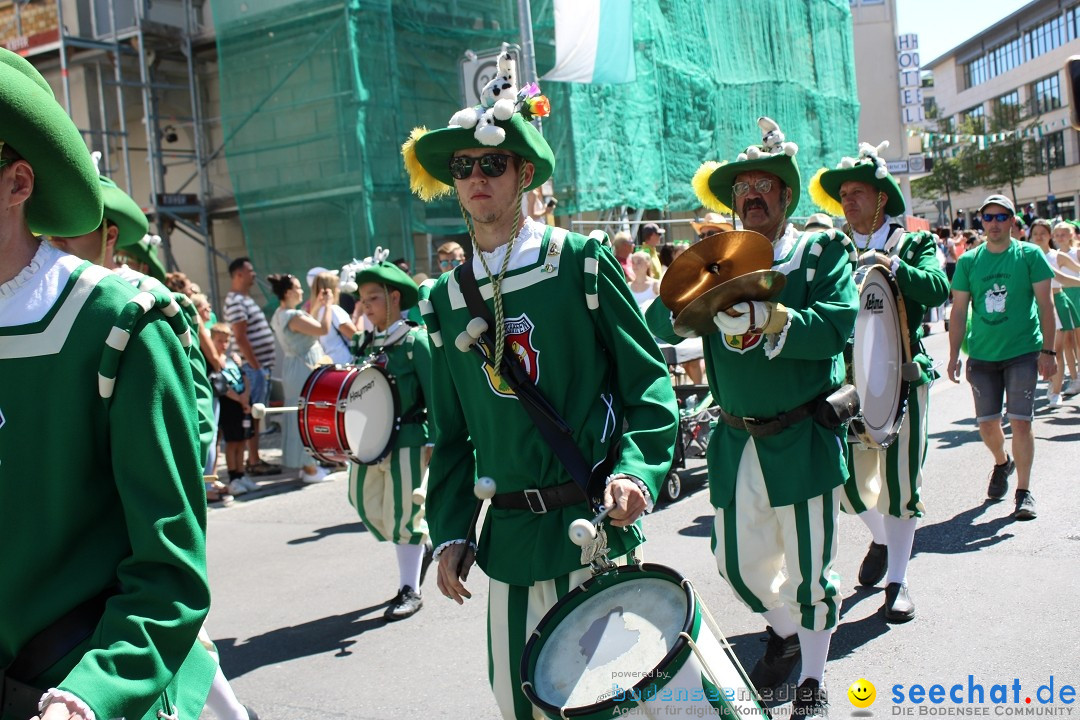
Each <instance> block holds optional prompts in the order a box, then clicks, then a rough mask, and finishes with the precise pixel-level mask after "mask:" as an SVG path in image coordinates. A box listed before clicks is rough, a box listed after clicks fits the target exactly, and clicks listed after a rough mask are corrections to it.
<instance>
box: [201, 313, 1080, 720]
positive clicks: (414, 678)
mask: <svg viewBox="0 0 1080 720" xmlns="http://www.w3.org/2000/svg"><path fill="white" fill-rule="evenodd" d="M927 346H928V348H929V350H930V352H931V354H932V355H933V357H935V358H936V359H937V360H938V361H939V363H940V365H941V366H942V368H943V367H944V364H945V361H946V359H947V354H948V353H947V338H946V336H945V334H944V333H943V332H942V329H941V325H940V323H939V324H936V325H935V333H934V334H932V335H931V336H930V338H929V339H928V342H927ZM942 371H943V370H942ZM930 398H931V399H930V449H929V457H928V460H927V463H926V467H925V483H924V493H923V501H924V504H925V506H926V516H925V517H924V518H923V520H922V522H921V524H920V527H919V530H918V532H917V534H916V537H915V550H914V557H913V559H912V562H911V565H910V568H909V571H908V578H909V584H910V588H911V592H912V595H913V597H914V600H915V602H916V607H917V617H916V618H915V620H913V621H912V622H910V623H908V624H906V625H887V624H886V623H885V622H884V621H883V620H882V618H881V614H880V607H881V604H882V602H883V596H884V591H883V589H882V588H881V587H878V588H869V589H868V588H861V587H859V586H858V585H857V583H856V582H855V577H856V574H857V570H858V565H859V562H860V561H861V559H862V557H863V555H864V554H865V551H866V548H867V545H868V543H869V539H870V536H869V532H868V531H867V530H866V528H865V527H864V526H863V525H862V523H861V522H860V521H859V520H858V519H857V518H852V517H848V516H844V517H842V518H841V521H840V548H839V556H838V559H837V562H836V565H835V572H836V574H837V577H838V583H839V585H840V588H841V594H842V597H843V612H842V618H841V621H840V625H839V627H838V629H837V630H836V633H835V635H834V638H833V641H832V649H831V652H830V655H829V664H828V667H827V672H826V681H827V683H828V687H829V689H830V692H831V701H832V718H833V719H834V720H835V719H836V718H845V717H849V716H850V715H852V714H853V711H854V714H857V715H858V716H861V717H867V716H880V717H884V716H886V715H890V714H893V715H896V714H907V713H908V712H909V710H910V711H911V713H912V714H916V715H917V714H919V713H920V711H925V710H927V709H928V707H927V706H928V704H927V703H923V704H913V703H912V702H911V701H909V700H904V702H901V703H900V704H896V703H894V702H893V697H894V696H895V693H896V691H895V690H894V686H897V685H901V686H903V687H902V688H901V690H900V692H901V693H903V694H904V697H906V693H907V692H908V690H909V689H910V688H911V686H912V685H913V684H921V685H922V686H924V687H927V688H928V687H929V686H931V685H934V684H941V685H943V686H944V687H945V688H946V689H948V688H949V687H950V686H952V685H954V684H963V685H964V690H963V694H965V695H966V693H967V685H968V683H969V679H968V676H969V675H972V676H973V678H972V680H971V681H970V682H973V683H977V684H981V685H983V686H984V688H985V691H986V693H987V697H986V700H987V701H988V702H989V700H990V697H989V693H990V690H991V686H992V685H994V684H1005V685H1008V686H1009V690H1008V692H1009V695H1010V697H1009V703H1010V705H1009V706H1008V707H1010V708H1014V709H1016V710H1018V711H1023V710H1025V709H1027V710H1031V709H1039V708H1040V707H1041V706H1040V705H1039V703H1038V702H1037V698H1036V697H1035V692H1036V690H1037V688H1038V686H1040V685H1046V684H1047V683H1048V682H1049V681H1050V678H1051V676H1053V679H1054V684H1055V686H1054V693H1056V694H1060V691H1061V689H1062V686H1063V685H1071V686H1072V687H1074V688H1076V687H1077V686H1080V661H1078V659H1077V654H1078V650H1080V642H1078V640H1080V623H1078V620H1077V617H1078V616H1077V614H1076V613H1074V612H1073V609H1074V605H1073V604H1074V603H1076V602H1078V599H1080V572H1078V569H1080V562H1078V561H1080V492H1078V488H1077V484H1078V478H1080V475H1078V473H1077V468H1076V463H1077V453H1076V447H1077V446H1076V445H1075V441H1076V440H1077V438H1078V437H1080V396H1078V397H1077V399H1075V400H1073V401H1071V402H1068V403H1067V404H1066V406H1065V407H1063V408H1060V409H1057V410H1053V411H1048V410H1047V409H1046V408H1045V404H1046V401H1045V390H1044V384H1043V383H1041V382H1040V390H1039V402H1038V404H1037V406H1036V407H1037V414H1036V421H1035V436H1036V456H1035V469H1034V472H1033V482H1032V491H1033V493H1034V495H1035V497H1036V500H1037V503H1038V512H1039V517H1038V519H1037V520H1034V521H1031V522H1018V521H1014V520H1013V519H1012V518H1011V512H1012V509H1013V504H1012V490H1013V489H1014V488H1015V475H1014V476H1013V478H1011V482H1010V492H1009V495H1008V496H1007V499H1006V500H1005V501H1003V502H999V503H991V502H988V501H987V500H986V480H987V476H988V473H989V470H990V466H991V459H990V456H989V454H988V453H987V451H986V450H985V449H984V447H983V446H982V443H981V442H980V441H979V437H978V432H977V429H976V426H975V423H974V420H973V419H972V413H973V408H972V400H971V389H970V386H969V385H967V384H966V383H961V384H960V385H955V384H953V383H951V382H949V381H948V380H945V379H941V380H938V381H937V382H936V383H935V384H934V386H933V387H932V389H931V393H930ZM792 471H793V472H798V471H799V468H797V467H793V468H792ZM682 476H683V478H684V479H685V483H684V496H683V497H682V498H680V499H679V500H678V501H676V502H674V503H671V504H667V505H661V506H660V507H659V508H658V509H657V510H656V512H654V513H652V514H651V515H649V516H648V517H646V519H645V520H644V527H645V531H646V533H647V535H648V537H649V542H648V543H647V544H646V546H645V552H644V559H645V560H646V561H649V562H656V563H661V564H664V565H668V566H670V567H672V568H675V569H676V570H678V571H679V572H680V573H682V574H683V575H684V576H686V577H687V578H689V579H690V580H691V581H692V583H693V584H694V587H695V588H696V589H697V592H698V594H699V596H700V597H701V599H702V600H703V601H704V602H705V603H706V604H707V605H708V607H709V608H710V609H711V611H712V613H713V614H714V616H715V617H716V618H717V620H718V622H719V624H720V626H721V628H722V629H723V630H724V632H725V633H726V634H727V636H728V639H729V640H730V642H731V643H732V646H733V648H734V652H735V654H736V655H737V656H738V658H739V659H740V660H741V661H742V663H743V664H744V665H745V666H746V667H747V668H749V667H751V666H752V665H753V664H754V662H755V661H756V660H757V659H758V657H760V655H761V653H762V652H763V651H764V647H765V644H764V642H763V637H764V632H763V631H764V627H765V625H764V622H763V620H762V619H761V618H760V617H759V616H757V615H755V614H753V613H751V612H750V611H749V610H747V609H746V608H745V607H744V606H743V605H741V604H740V603H739V602H738V600H736V599H735V597H734V595H733V594H732V593H731V591H730V590H729V589H728V588H727V586H726V583H725V582H724V581H723V579H721V578H720V577H719V576H718V575H717V572H716V567H715V563H714V561H713V558H712V555H711V553H710V548H709V534H710V530H711V526H712V522H713V512H712V508H711V507H710V505H709V501H708V489H707V486H706V485H705V476H706V473H705V469H704V467H703V465H702V463H701V461H699V460H698V461H691V463H690V467H689V468H688V469H687V470H686V471H683V473H682ZM265 485H266V486H267V488H266V489H265V490H263V491H261V492H259V493H256V494H252V495H249V496H245V497H244V498H240V499H238V501H237V502H236V503H235V504H234V505H233V506H232V507H229V508H218V507H215V508H211V510H210V514H209V529H208V534H209V550H208V552H209V572H210V584H211V588H212V590H213V606H212V608H211V611H210V616H209V618H208V620H207V624H208V629H209V631H210V635H211V637H213V638H214V640H215V641H216V642H217V645H218V648H219V650H220V652H221V663H222V667H223V669H224V671H225V673H226V675H227V676H228V677H230V678H231V679H232V683H233V687H234V688H235V690H236V693H237V695H238V696H239V698H240V700H241V701H242V702H244V703H245V704H247V705H250V706H252V707H253V708H255V709H256V710H257V711H258V712H259V715H260V717H261V718H263V720H307V719H309V718H310V719H314V718H354V719H357V720H368V719H371V720H376V719H378V720H385V719H389V718H416V717H424V718H495V717H497V716H498V715H497V711H496V708H495V704H494V700H493V698H492V695H491V692H490V689H489V687H488V684H487V669H486V645H485V632H486V624H485V616H486V612H485V610H486V599H487V580H486V578H485V577H484V576H483V574H482V573H481V572H480V571H479V569H477V568H474V571H473V574H472V576H471V578H470V581H469V583H468V584H469V587H470V588H471V589H472V591H473V599H472V600H470V601H468V602H467V603H466V604H465V605H464V606H460V607H459V606H458V605H456V604H455V603H453V602H451V601H450V600H447V599H445V598H443V597H442V596H441V595H440V594H439V593H438V590H437V588H436V585H435V573H434V570H433V572H432V573H431V574H430V576H429V577H428V579H427V583H426V584H425V585H424V588H423V589H424V591H425V592H424V597H425V602H426V605H425V607H424V609H423V610H422V611H421V612H420V613H418V614H417V615H416V616H414V617H413V618H411V619H408V620H405V621H403V622H398V623H391V624H388V623H386V622H384V620H383V619H382V614H383V610H384V608H385V604H386V602H387V601H388V600H389V598H390V597H391V596H393V595H394V593H395V592H396V591H397V582H398V577H397V569H396V561H395V554H394V550H393V547H392V546H390V545H387V544H381V543H377V542H375V540H374V539H373V538H372V537H371V535H370V533H368V532H367V531H366V530H365V529H364V527H363V524H362V523H361V522H360V520H359V518H358V516H357V514H356V512H355V511H354V510H353V509H352V508H351V507H350V506H349V504H348V501H347V497H346V482H345V481H344V479H343V477H341V476H340V475H339V476H338V479H337V480H336V481H334V482H327V483H323V484H321V485H314V486H307V487H302V486H300V485H299V484H298V483H296V482H295V481H290V482H285V481H281V482H267V483H265ZM860 678H865V679H866V680H868V681H870V682H871V683H873V684H874V685H875V686H876V688H877V698H878V699H877V701H876V703H875V704H874V705H873V706H871V707H870V708H869V710H864V711H855V709H854V708H853V707H852V705H851V704H850V703H849V701H848V699H847V697H846V691H847V688H848V686H849V685H850V684H852V683H853V682H855V681H856V680H858V679H860ZM1014 681H1019V683H1020V687H1021V690H1020V691H1019V695H1018V700H1019V703H1018V704H1017V703H1016V702H1013V698H1012V693H1013V688H1012V684H1013V683H1014ZM1026 697H1031V698H1032V700H1033V702H1034V703H1035V704H1034V705H1026V704H1025V703H1024V699H1025V698H1026ZM1043 697H1045V691H1044V695H1043ZM965 699H966V698H965ZM1025 705H1026V707H1025ZM1002 707H1004V706H998V707H996V708H995V707H991V708H990V714H991V715H993V714H995V710H996V711H997V714H1001V712H1002ZM1048 707H1054V708H1057V711H1056V712H1058V714H1061V715H1068V714H1070V713H1071V712H1072V710H1073V707H1074V706H1073V705H1069V704H1062V703H1060V702H1059V703H1057V704H1055V705H1054V706H1048ZM932 709H941V708H940V707H938V708H932ZM1010 712H1011V711H1010ZM204 717H207V718H209V717H211V716H210V715H209V714H208V713H207V714H204Z"/></svg>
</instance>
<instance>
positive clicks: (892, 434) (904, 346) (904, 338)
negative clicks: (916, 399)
mask: <svg viewBox="0 0 1080 720" xmlns="http://www.w3.org/2000/svg"><path fill="white" fill-rule="evenodd" d="M874 272H876V273H878V274H879V275H881V277H882V278H883V279H884V280H885V283H886V284H887V285H888V286H889V289H890V290H892V293H893V298H894V300H895V303H896V319H897V325H899V328H900V331H899V333H898V335H899V343H898V344H899V345H900V362H901V364H903V363H904V362H905V361H906V360H907V353H908V352H910V343H911V336H910V334H909V331H908V327H907V309H906V308H905V307H904V294H903V293H902V292H900V283H899V282H897V280H896V275H895V274H893V271H892V270H891V269H889V268H887V267H885V266H883V265H864V266H863V267H861V268H857V269H856V271H855V276H856V279H858V276H859V275H860V273H861V274H862V281H861V282H859V283H858V290H859V298H860V299H861V298H862V286H863V282H865V281H866V278H867V277H868V276H869V275H870V274H871V273H874ZM859 306H860V311H861V308H862V303H861V302H860V303H859ZM855 321H856V327H858V316H856V318H855ZM854 335H855V330H854V329H852V337H853V338H854ZM852 362H854V355H853V356H852ZM855 379H857V376H855V375H852V380H853V381H854V380H855ZM858 390H859V386H858V383H855V391H856V392H858ZM910 392H911V383H910V382H909V381H907V380H905V379H904V378H903V376H902V375H901V377H900V387H899V390H898V392H897V401H896V419H895V420H894V421H893V423H892V428H891V429H890V431H889V434H888V435H887V436H886V437H885V439H884V440H882V441H880V442H879V441H877V440H875V439H874V437H873V436H872V435H870V433H868V432H867V430H866V423H864V422H863V419H862V411H861V410H860V412H859V415H858V416H857V417H855V418H854V419H852V421H851V429H852V432H853V433H854V434H855V437H856V438H858V440H859V442H861V443H862V444H863V445H865V446H867V447H869V448H872V449H874V450H885V449H887V448H888V447H889V446H890V445H892V444H893V443H894V442H895V441H896V438H898V437H899V436H900V429H901V426H903V424H904V420H905V419H906V418H907V402H908V394H909V393H910ZM859 401H860V403H861V402H862V397H861V396H860V397H859Z"/></svg>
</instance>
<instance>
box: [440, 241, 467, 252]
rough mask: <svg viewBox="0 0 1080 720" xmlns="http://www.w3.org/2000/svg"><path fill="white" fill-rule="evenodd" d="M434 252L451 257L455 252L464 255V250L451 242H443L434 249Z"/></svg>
mask: <svg viewBox="0 0 1080 720" xmlns="http://www.w3.org/2000/svg"><path fill="white" fill-rule="evenodd" d="M435 252H436V253H438V254H439V255H453V254H454V253H457V252H460V253H464V252H465V249H464V248H462V247H461V245H458V244H457V243H456V242H454V241H453V240H449V241H447V242H444V243H443V244H442V245H440V246H439V247H437V248H436V249H435Z"/></svg>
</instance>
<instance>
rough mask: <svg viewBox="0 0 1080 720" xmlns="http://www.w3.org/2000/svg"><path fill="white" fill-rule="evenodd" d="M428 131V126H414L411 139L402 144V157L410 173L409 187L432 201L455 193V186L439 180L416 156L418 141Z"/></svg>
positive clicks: (421, 196)
mask: <svg viewBox="0 0 1080 720" xmlns="http://www.w3.org/2000/svg"><path fill="white" fill-rule="evenodd" d="M427 131H428V129H427V128H426V127H415V128H413V129H412V132H411V133H409V139H408V140H406V141H405V142H404V143H402V145H401V157H402V158H403V159H404V160H405V172H406V173H408V175H409V189H410V190H412V191H413V193H415V194H416V196H417V197H418V198H420V199H421V200H423V201H424V202H431V201H432V200H434V199H435V198H438V197H442V196H443V195H449V194H451V193H453V192H454V188H452V187H450V186H449V185H447V184H446V183H444V182H440V181H439V180H437V179H436V178H435V176H433V175H432V174H431V173H429V172H428V171H427V170H425V169H424V166H423V165H421V164H420V160H419V159H418V158H417V157H416V141H417V140H419V139H420V138H421V137H423V136H424V135H426V134H427Z"/></svg>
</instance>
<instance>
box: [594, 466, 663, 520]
mask: <svg viewBox="0 0 1080 720" xmlns="http://www.w3.org/2000/svg"><path fill="white" fill-rule="evenodd" d="M613 480H632V481H633V482H634V484H635V485H637V486H638V487H639V488H641V494H642V495H644V496H645V512H647V513H651V512H652V511H653V506H654V505H656V501H655V500H653V496H652V493H651V492H650V491H649V486H648V485H646V484H645V482H644V481H642V480H639V479H638V478H636V477H634V476H633V475H627V474H626V473H619V474H617V475H608V477H607V480H606V481H605V482H604V487H605V488H606V487H607V486H608V485H610V484H611V482H612V481H613Z"/></svg>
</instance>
